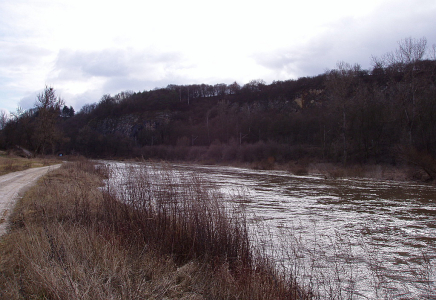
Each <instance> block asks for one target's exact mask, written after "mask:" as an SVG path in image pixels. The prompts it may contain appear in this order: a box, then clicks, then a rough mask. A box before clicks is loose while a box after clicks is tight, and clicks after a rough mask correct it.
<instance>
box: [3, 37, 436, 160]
mask: <svg viewBox="0 0 436 300" xmlns="http://www.w3.org/2000/svg"><path fill="white" fill-rule="evenodd" d="M373 61H374V64H373V67H372V69H369V70H364V69H362V68H361V67H360V66H359V65H349V64H345V63H339V64H338V66H337V68H336V69H334V70H331V71H328V72H325V73H324V74H321V75H318V76H314V77H305V78H300V79H298V80H286V81H275V82H273V83H271V84H266V83H265V82H264V81H262V80H254V81H251V82H249V83H247V84H245V85H242V86H241V85H239V84H238V83H236V82H234V83H233V84H230V85H227V84H216V85H207V84H193V85H169V86H167V87H166V88H157V89H154V90H151V91H144V92H129V91H126V92H122V93H119V94H117V95H115V96H111V95H104V96H103V97H102V98H101V100H100V101H99V102H98V103H95V104H88V105H85V106H84V107H83V108H82V109H81V110H80V111H79V112H78V113H74V110H73V108H72V107H70V108H68V107H66V106H63V103H61V102H59V100H60V99H57V100H58V101H54V102H53V101H52V102H53V103H55V104H53V105H54V106H53V107H52V108H53V110H56V111H57V114H56V116H55V117H53V118H52V121H50V122H51V123H48V124H47V125H44V126H45V127H44V126H43V125H42V124H45V123H46V122H47V120H48V119H47V118H46V117H43V114H42V112H43V110H42V109H45V108H43V107H42V106H41V105H40V106H37V107H35V108H34V109H32V110H29V111H26V112H23V113H21V114H17V115H16V116H14V117H13V118H11V119H10V120H9V121H8V122H7V123H6V124H5V126H4V128H3V130H2V135H1V144H2V146H3V147H4V148H8V147H12V146H14V145H20V146H23V147H26V148H28V149H30V150H33V151H36V152H39V153H48V152H51V153H54V152H58V151H63V152H65V153H79V154H84V155H86V156H90V157H131V156H143V157H144V158H162V159H197V160H199V159H202V160H206V161H223V160H224V161H225V160H241V161H255V160H267V159H269V160H275V161H287V160H294V159H301V158H312V159H319V160H327V161H336V162H343V163H344V164H346V163H368V162H374V163H381V162H384V163H395V162H396V161H397V160H398V159H399V158H404V157H408V159H410V160H417V158H423V157H426V159H432V157H436V122H435V121H436V120H435V119H436V59H435V46H433V48H430V47H428V46H427V41H426V39H425V38H423V39H418V40H416V39H412V38H408V39H405V40H402V41H400V42H399V47H398V49H396V50H395V51H393V52H391V53H388V54H386V55H385V56H383V57H381V58H374V59H373ZM47 89H48V90H51V91H53V89H51V88H47ZM53 97H54V98H56V97H55V96H53ZM53 97H52V98H53ZM39 98H44V97H43V96H41V97H39ZM56 103H58V104H56ZM62 106H63V108H62ZM65 107H66V109H65ZM50 120H51V119H50ZM43 128H45V129H44V130H43ZM41 132H44V133H45V135H44V134H42V133H41ZM418 163H419V162H418Z"/></svg>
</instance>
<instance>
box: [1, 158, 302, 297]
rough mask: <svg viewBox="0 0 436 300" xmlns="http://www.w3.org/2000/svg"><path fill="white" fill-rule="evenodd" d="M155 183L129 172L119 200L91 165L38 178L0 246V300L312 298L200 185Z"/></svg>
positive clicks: (240, 219) (236, 215) (103, 173)
mask: <svg viewBox="0 0 436 300" xmlns="http://www.w3.org/2000/svg"><path fill="white" fill-rule="evenodd" d="M152 175H153V174H151V173H149V172H146V171H145V170H139V171H138V170H131V172H130V174H129V179H130V180H129V181H128V182H129V188H128V189H126V191H125V192H124V193H122V194H121V195H120V194H117V193H115V192H114V191H111V190H108V189H107V188H103V189H99V187H100V186H102V180H103V179H104V178H106V177H107V176H108V170H107V169H106V168H104V167H101V166H100V167H97V168H95V166H94V164H93V163H91V162H89V161H85V160H84V161H76V162H73V163H66V164H64V165H63V166H62V167H61V168H60V169H58V170H55V171H53V172H51V173H49V175H47V176H46V177H44V178H43V179H41V180H40V182H39V183H38V184H37V185H36V186H35V187H33V188H32V189H30V190H29V191H28V192H27V193H26V194H25V196H24V197H23V198H22V199H21V200H20V201H19V202H18V203H17V206H16V208H15V211H14V213H13V215H12V216H11V232H10V233H9V234H7V235H5V236H3V237H1V238H0V298H1V299H309V298H310V297H309V296H308V295H307V293H305V292H303V291H302V290H301V289H299V288H298V287H297V286H296V284H295V282H294V281H293V280H292V279H289V278H285V277H284V276H282V274H280V273H279V272H277V271H276V269H275V268H274V267H273V266H272V265H271V264H270V263H269V262H268V259H267V258H266V257H265V256H263V255H261V254H259V253H258V252H257V251H256V249H254V248H253V247H252V245H251V244H250V240H249V238H248V234H247V229H246V221H245V218H244V215H243V214H241V213H240V212H236V211H232V210H229V209H227V208H225V207H224V206H223V205H222V203H221V202H220V199H219V196H218V195H216V194H214V193H211V192H210V191H209V190H208V189H207V188H206V187H205V185H204V184H203V183H202V182H201V180H200V179H199V178H195V176H194V177H191V178H185V179H184V180H183V182H181V185H179V187H180V186H181V187H182V189H181V190H180V189H178V192H177V193H176V190H175V189H174V182H171V179H170V181H169V182H168V185H167V186H166V187H165V188H162V189H158V190H155V191H154V192H153V193H150V191H151V189H152V187H151V186H150V183H151V181H150V180H149V179H150V178H149V176H152ZM179 184H180V183H179ZM180 191H181V192H180ZM180 193H181V194H180ZM176 194H177V196H176ZM180 196H182V197H180ZM120 197H121V198H123V199H122V200H123V201H118V200H119V199H120Z"/></svg>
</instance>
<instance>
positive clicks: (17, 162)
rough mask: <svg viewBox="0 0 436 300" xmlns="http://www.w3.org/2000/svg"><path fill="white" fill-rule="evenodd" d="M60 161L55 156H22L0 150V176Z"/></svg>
mask: <svg viewBox="0 0 436 300" xmlns="http://www.w3.org/2000/svg"><path fill="white" fill-rule="evenodd" d="M58 163H60V161H59V160H58V159H57V158H55V157H38V158H36V157H33V158H24V157H19V156H16V155H8V154H6V152H4V151H1V152H0V176H1V175H5V174H8V173H12V172H17V171H23V170H26V169H30V168H37V167H44V166H49V165H54V164H58Z"/></svg>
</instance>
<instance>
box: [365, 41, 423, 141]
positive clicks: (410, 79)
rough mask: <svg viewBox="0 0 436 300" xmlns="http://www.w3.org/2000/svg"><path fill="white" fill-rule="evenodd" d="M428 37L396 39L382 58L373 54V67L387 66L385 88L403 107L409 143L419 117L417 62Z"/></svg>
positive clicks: (421, 55)
mask: <svg viewBox="0 0 436 300" xmlns="http://www.w3.org/2000/svg"><path fill="white" fill-rule="evenodd" d="M426 51H427V39H426V38H424V37H423V38H421V39H413V38H411V37H409V38H406V39H404V40H401V41H399V42H398V49H396V50H395V51H394V52H389V53H387V54H385V55H384V56H382V57H381V58H377V57H373V64H374V68H375V69H376V68H378V69H379V68H384V69H386V70H387V73H388V76H389V77H390V80H389V82H388V88H389V90H390V93H391V95H394V97H395V100H396V101H398V102H399V104H400V105H401V107H402V108H403V113H404V123H405V126H406V130H407V133H408V138H407V139H408V142H409V145H411V146H412V145H413V144H414V139H415V135H414V131H415V126H416V122H417V120H418V113H417V106H418V101H419V97H418V92H419V87H420V85H421V83H422V79H421V78H419V77H418V76H417V74H418V73H419V72H420V70H419V68H418V65H419V64H420V62H422V61H423V60H424V59H425V56H426Z"/></svg>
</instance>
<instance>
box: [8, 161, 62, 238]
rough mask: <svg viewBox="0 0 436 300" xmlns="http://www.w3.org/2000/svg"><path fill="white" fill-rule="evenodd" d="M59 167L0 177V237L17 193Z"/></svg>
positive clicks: (34, 169)
mask: <svg viewBox="0 0 436 300" xmlns="http://www.w3.org/2000/svg"><path fill="white" fill-rule="evenodd" d="M59 167H60V164H59V165H54V166H48V167H41V168H33V169H27V170H24V171H19V172H14V173H9V174H6V175H3V176H0V236H1V235H3V234H4V233H6V228H7V219H8V216H9V213H10V212H11V210H12V208H13V207H14V204H15V201H16V200H17V199H18V196H19V193H20V192H24V191H25V189H26V188H29V187H30V186H31V185H33V184H34V183H35V182H36V181H37V180H38V178H39V177H41V176H42V175H44V174H45V173H47V172H48V171H50V170H54V169H57V168H59Z"/></svg>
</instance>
